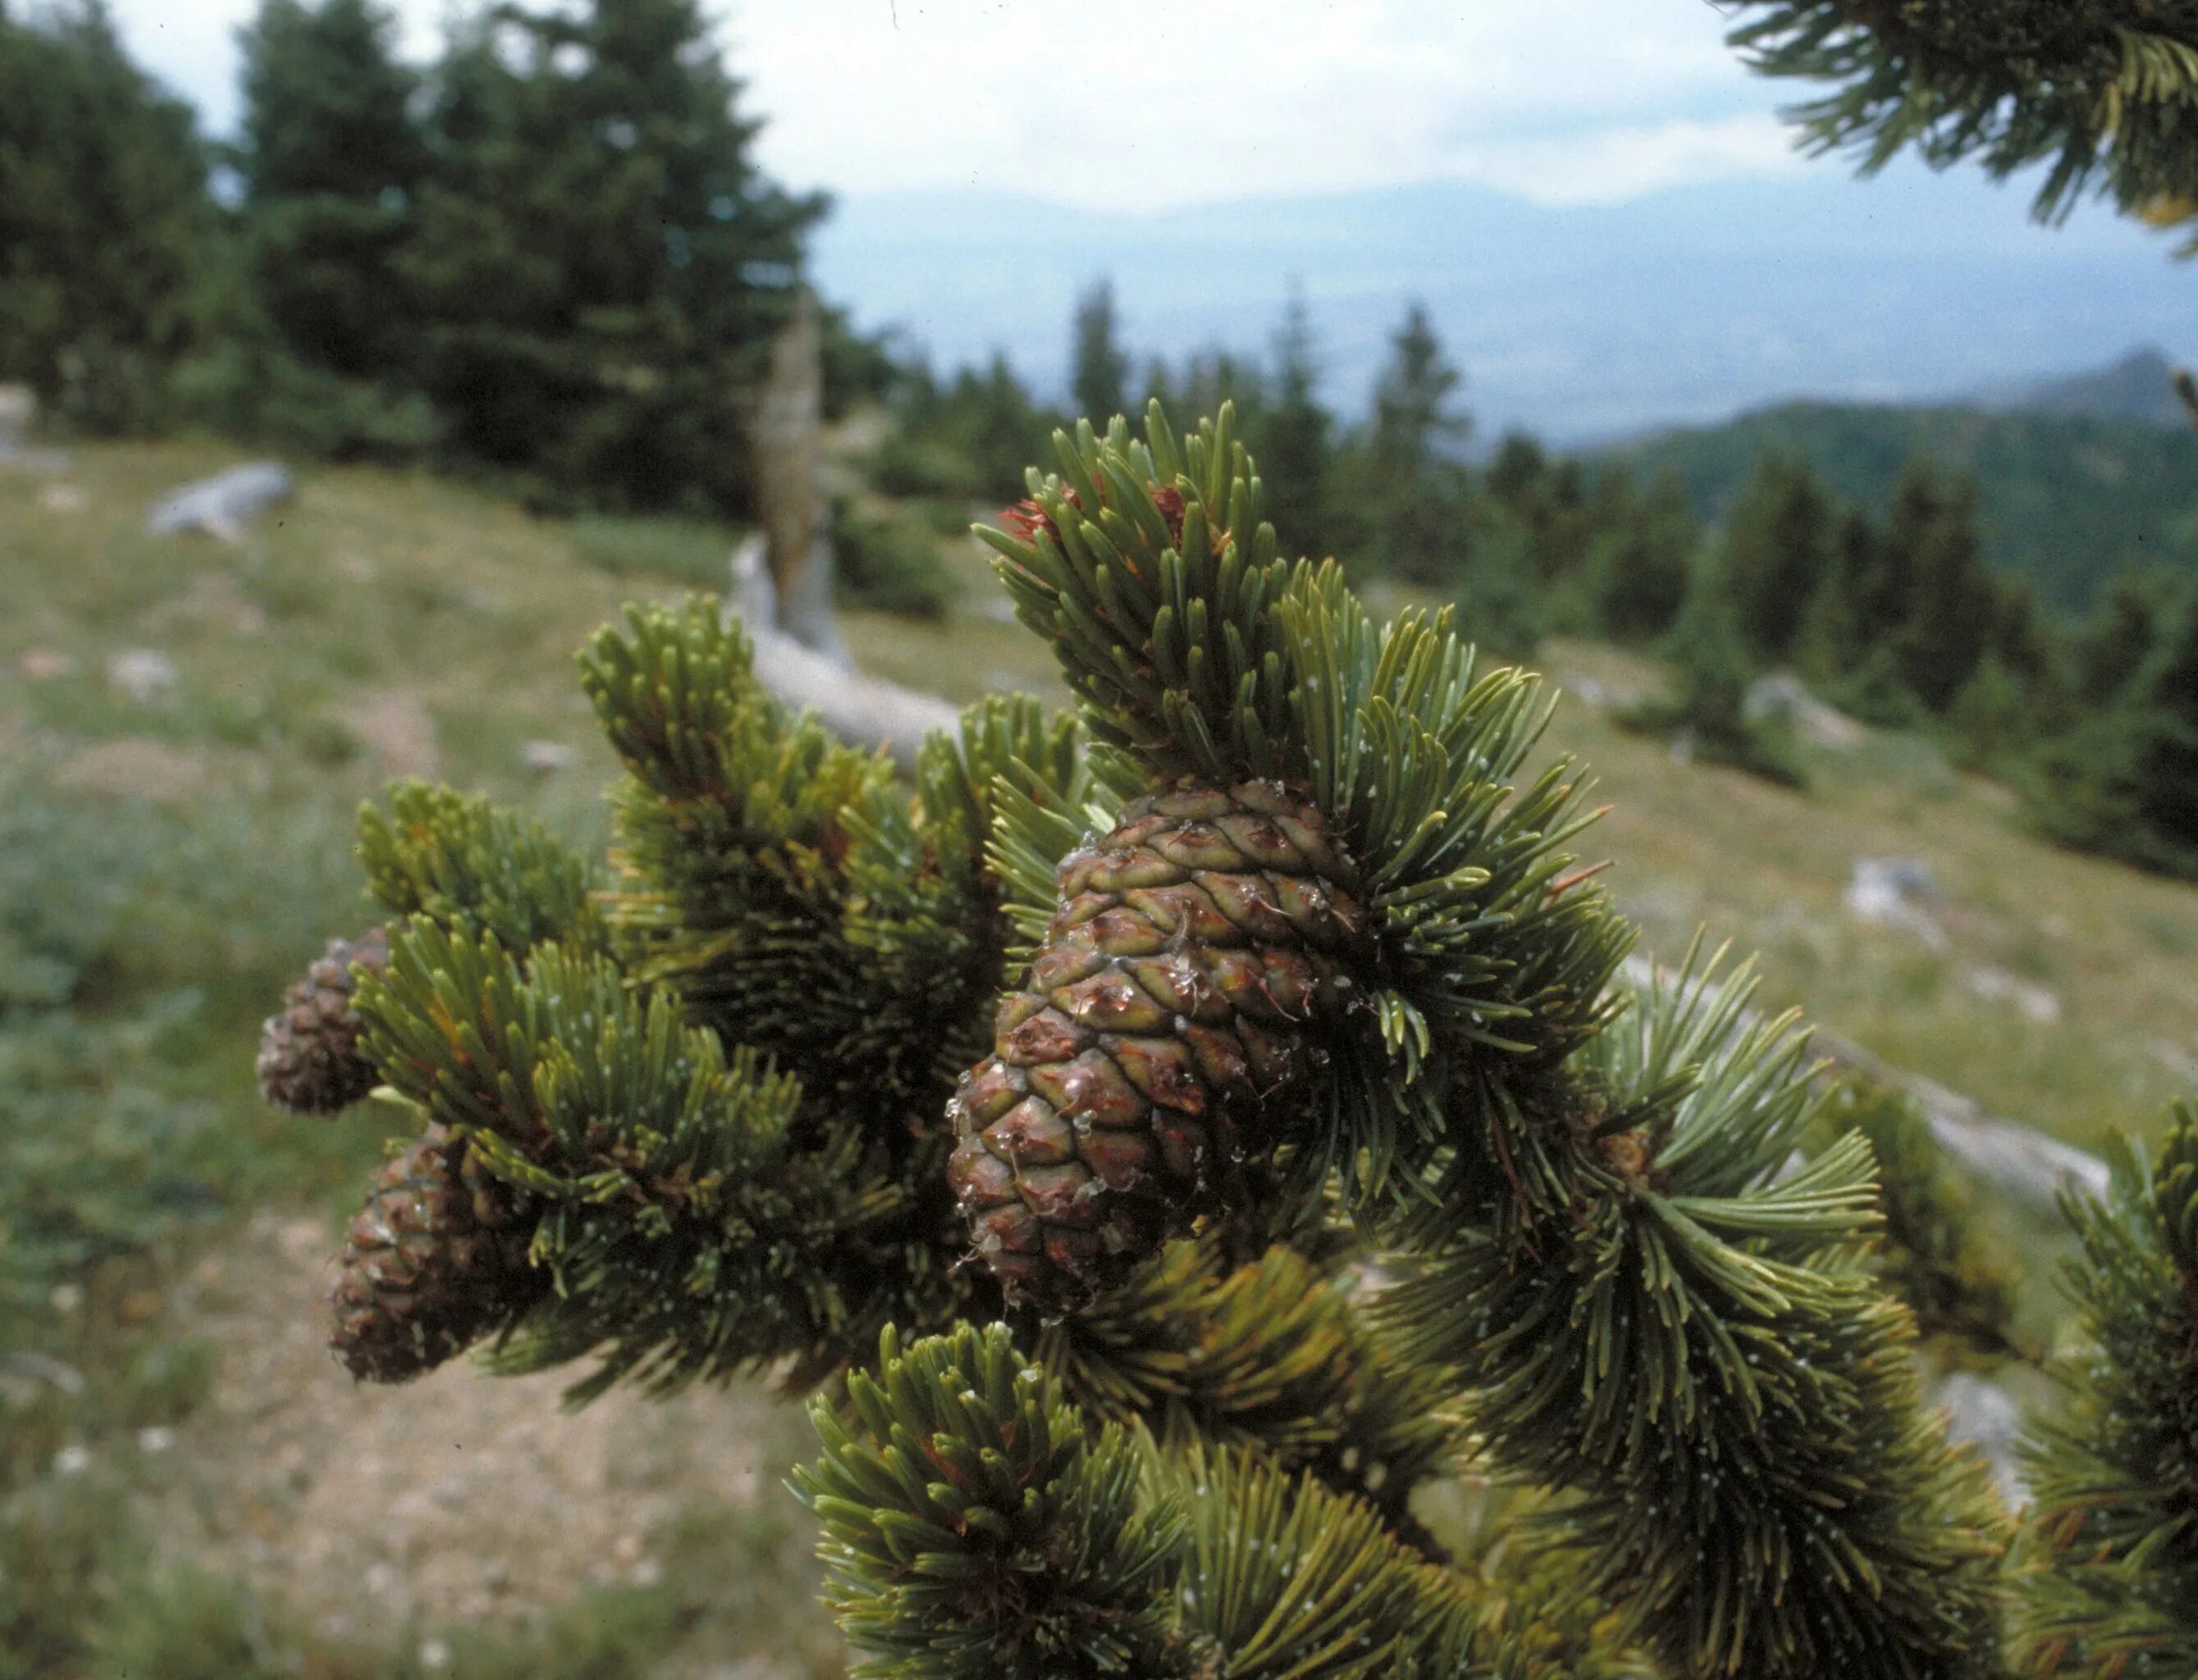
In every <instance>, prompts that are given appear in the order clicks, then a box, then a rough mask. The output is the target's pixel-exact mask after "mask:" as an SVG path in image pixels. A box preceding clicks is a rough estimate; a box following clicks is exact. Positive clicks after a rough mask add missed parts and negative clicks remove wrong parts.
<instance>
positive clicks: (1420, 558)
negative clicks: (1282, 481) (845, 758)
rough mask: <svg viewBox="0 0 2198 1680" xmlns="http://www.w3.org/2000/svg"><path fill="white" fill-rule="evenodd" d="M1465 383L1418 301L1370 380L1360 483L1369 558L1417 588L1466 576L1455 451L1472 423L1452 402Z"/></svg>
mask: <svg viewBox="0 0 2198 1680" xmlns="http://www.w3.org/2000/svg"><path fill="white" fill-rule="evenodd" d="M1462 382H1463V375H1461V374H1460V373H1459V372H1458V370H1457V369H1456V368H1455V367H1453V366H1451V363H1450V360H1449V358H1447V357H1445V355H1444V353H1443V347H1442V340H1440V339H1439V338H1438V337H1437V336H1436V334H1435V330H1434V323H1433V322H1431V321H1430V320H1429V319H1428V312H1427V310H1426V309H1425V307H1424V306H1422V305H1420V304H1418V303H1416V302H1415V303H1414V304H1412V305H1410V307H1409V308H1408V309H1407V310H1406V311H1405V312H1404V322H1403V323H1402V324H1401V325H1400V326H1398V328H1397V331H1396V334H1395V335H1394V336H1393V338H1392V339H1391V340H1390V345H1389V359H1388V361H1387V363H1385V364H1384V365H1383V367H1382V369H1381V376H1380V377H1379V379H1378V380H1377V381H1375V387H1374V423H1373V427H1372V429H1371V432H1370V433H1369V436H1368V438H1367V440H1366V451H1365V453H1366V459H1365V480H1366V498H1367V502H1368V504H1369V505H1368V514H1369V518H1370V520H1371V522H1372V526H1373V530H1372V532H1371V536H1372V547H1373V551H1374V553H1375V555H1376V556H1378V558H1379V559H1380V561H1381V564H1383V565H1384V566H1386V567H1388V568H1389V569H1390V570H1392V571H1393V572H1395V573H1397V574H1398V576H1400V577H1404V578H1412V579H1415V580H1416V581H1418V582H1421V583H1445V582H1451V581H1452V580H1454V579H1455V578H1457V577H1458V576H1460V575H1462V573H1464V571H1465V567H1464V566H1463V564H1462V562H1463V560H1464V555H1462V553H1461V552H1460V544H1459V542H1458V539H1457V531H1458V527H1459V525H1460V516H1461V510H1462V507H1463V505H1464V503H1465V499H1466V477H1465V469H1464V468H1463V466H1462V464H1461V463H1460V462H1458V461H1457V458H1456V456H1455V454H1454V453H1453V451H1455V449H1456V447H1457V445H1460V444H1462V443H1463V441H1464V440H1465V438H1466V436H1467V434H1468V432H1469V431H1470V429H1471V425H1472V422H1471V421H1470V420H1469V419H1468V417H1467V416H1465V415H1464V414H1462V413H1461V412H1459V411H1458V410H1457V409H1456V408H1455V407H1454V406H1453V404H1452V400H1451V399H1452V398H1453V396H1454V394H1455V393H1456V392H1457V387H1459V385H1461V384H1462Z"/></svg>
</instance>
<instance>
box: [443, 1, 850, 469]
mask: <svg viewBox="0 0 2198 1680" xmlns="http://www.w3.org/2000/svg"><path fill="white" fill-rule="evenodd" d="M434 84H435V90H436V95H435V102H434V107H433V112H432V113H431V117H430V122H429V129H428V137H429V142H430V152H431V158H432V164H431V167H430V169H429V171H428V174H427V180H426V181H425V183H423V185H422V189H421V191H420V195H419V206H418V212H417V218H416V220H417V230H416V234H415V235H414V236H413V237H412V238H411V239H410V241H408V242H407V244H406V247H405V252H404V270H405V281H406V284H407V286H408V288H410V292H411V293H412V294H413V295H414V296H416V298H417V299H418V309H419V311H420V328H419V330H420V335H421V342H420V351H419V355H420V361H421V365H422V368H423V369H425V375H424V379H425V383H426V385H427V389H428V391H429V392H430V393H431V394H432V396H433V398H434V401H435V404H436V406H437V408H438V409H439V410H440V411H441V413H442V414H443V415H444V416H445V418H446V420H447V421H448V426H449V432H450V439H451V444H452V445H453V446H455V448H456V450H458V451H460V452H461V453H462V454H463V455H465V456H469V457H471V458H472V459H474V460H475V461H477V462H484V463H486V464H488V465H491V466H493V467H497V468H505V469H509V470H511V471H513V472H515V473H519V474H525V475H526V476H527V477H529V478H531V479H532V480H533V481H534V482H535V483H536V484H538V485H540V486H542V487H544V489H545V490H549V491H552V492H553V493H565V494H579V495H586V496H591V497H599V498H608V499H610V500H613V501H619V502H625V503H632V504H634V505H637V506H657V505H663V504H666V503H672V502H675V501H679V500H682V499H698V500H700V501H701V502H702V503H705V504H706V505H709V506H712V507H717V508H721V509H740V508H741V507H743V506H744V505H745V504H746V502H747V495H748V485H749V480H750V472H749V467H748V458H747V443H746V438H747V404H748V400H749V393H750V392H752V391H753V388H754V387H755V385H756V382H757V381H758V379H759V377H760V374H761V370H762V369H763V366H764V364H765V361H766V359H767V357H768V353H769V348H770V344H771V341H772V340H773V338H774V337H775V335H776V333H777V332H778V330H779V328H781V327H782V325H783V324H784V323H785V322H786V321H787V320H788V318H789V317H790V315H791V312H792V309H793V305H794V282H795V281H796V279H797V278H798V276H799V273H800V263H801V257H802V240H803V236H804V235H805V233H806V231H807V230H808V229H809V228H810V227H811V225H812V224H814V223H815V222H816V220H817V218H818V217H819V216H820V215H821V214H822V213H823V207H824V206H823V201H822V200H821V199H819V198H817V197H814V196H802V195H794V194H790V193H788V192H787V191H785V190H784V189H781V188H780V187H779V186H777V185H776V183H773V182H771V181H770V179H769V178H767V177H765V176H764V175H763V174H762V173H761V171H759V168H758V166H757V164H756V161H755V157H754V142H755V137H756V133H757V131H758V128H759V124H758V123H757V122H756V121H754V120H753V119H751V118H749V117H747V116H746V115H744V114H743V113H742V112H741V108H740V92H741V87H740V84H739V83H738V82H737V81H736V80H735V79H734V78H733V77H732V76H731V75H730V73H728V71H727V70H726V68H725V66H724V61H723V57H722V55H721V54H720V52H719V49H718V45H717V43H716V39H715V38H714V36H713V34H712V30H711V26H710V23H709V20H708V19H707V17H706V15H705V14H704V12H703V10H702V9H701V5H700V4H699V3H697V0H594V3H590V4H589V5H586V6H584V7H582V8H580V9H578V10H577V11H572V12H559V13H540V14H537V13H532V12H525V11H520V10H517V9H513V8H509V7H506V8H498V9H495V10H493V11H491V12H488V13H486V14H484V15H481V16H480V17H478V18H475V19H474V20H470V21H468V22H467V23H465V24H464V25H463V26H462V27H461V28H460V29H459V31H458V32H457V33H456V36H455V37H454V38H453V40H452V42H451V45H450V47H449V49H448V50H447V52H446V53H445V57H444V60H443V61H442V63H441V65H440V66H439V69H438V71H437V73H436V76H435V78H434Z"/></svg>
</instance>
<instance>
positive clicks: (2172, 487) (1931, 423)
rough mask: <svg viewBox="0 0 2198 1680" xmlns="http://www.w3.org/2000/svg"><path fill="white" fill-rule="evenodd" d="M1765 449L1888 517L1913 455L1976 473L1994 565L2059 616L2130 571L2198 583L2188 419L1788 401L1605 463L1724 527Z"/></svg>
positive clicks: (2197, 473) (1669, 436)
mask: <svg viewBox="0 0 2198 1680" xmlns="http://www.w3.org/2000/svg"><path fill="white" fill-rule="evenodd" d="M1770 450H1780V451H1784V452H1786V453H1788V454H1790V455H1794V456H1800V458H1801V459H1802V460H1804V461H1806V462H1808V463H1809V464H1810V465H1811V467H1812V468H1815V470H1816V472H1817V475H1818V476H1819V477H1820V478H1822V479H1823V480H1824V481H1825V482H1826V483H1827V484H1828V485H1830V487H1831V488H1832V490H1833V491H1835V493H1836V494H1837V495H1839V496H1840V497H1842V498H1844V499H1845V500H1846V501H1848V502H1850V503H1854V504H1856V505H1858V506H1860V507H1863V508H1865V509H1869V511H1870V512H1871V513H1872V514H1874V515H1875V516H1877V517H1879V518H1882V517H1883V515H1884V512H1885V509H1886V507H1887V503H1889V501H1890V500H1891V497H1892V492H1893V483H1894V481H1895V480H1897V479H1898V478H1899V475H1900V473H1901V470H1902V468H1904V467H1905V466H1906V465H1907V463H1908V462H1909V461H1910V459H1911V458H1913V457H1914V456H1917V455H1928V456H1930V457H1931V458H1933V460H1935V461H1937V462H1940V463H1941V464H1942V465H1944V466H1945V467H1946V468H1949V469H1951V470H1953V471H1957V472H1963V473H1967V474H1972V475H1973V476H1974V478H1975V479H1976V480H1977V485H1978V491H1979V497H1978V509H1977V512H1978V523H1979V526H1980V534H1981V536H1982V538H1983V542H1984V548H1985V553H1986V557H1987V558H1988V559H1989V560H1990V561H1992V564H1993V565H1995V566H1996V567H1999V568H2001V569H2003V570H2006V571H2009V572H2015V573H2021V574H2022V575H2024V576H2026V577H2027V578H2030V579H2031V580H2032V584H2033V586H2034V587H2035V588H2036V590H2037V591H2038V596H2039V597H2040V599H2041V600H2043V601H2045V602H2049V603H2051V604H2053V605H2056V606H2061V607H2071V608H2081V607H2085V606H2087V605H2088V604H2089V603H2090V602H2091V600H2092V599H2093V598H2094V597H2095V596H2096V594H2097V592H2098V590H2099V587H2100V585H2101V584H2102V582H2103V581H2104V580H2105V579H2106V578H2109V577H2111V576H2112V575H2113V574H2114V573H2116V572H2118V571H2121V570H2125V569H2128V568H2137V567H2166V568H2170V569H2173V570H2176V571H2180V572H2183V573H2198V427H2193V426H2191V425H2190V424H2189V422H2188V421H2187V420H2186V421H2184V422H2183V424H2181V425H2179V426H2174V427H2161V426H2154V425H2152V424H2149V423H2148V422H2146V421H2139V420H2130V419H2126V418H2122V417H2119V416H2102V415H2096V414H2068V413H2044V412H2037V411H2018V412H2010V413H1999V414H1993V413H1986V412H1985V411H1983V410H1979V409H1975V408H1908V407H1887V406H1879V405H1872V404H1840V403H1790V404H1781V405H1779V406H1776V407H1774V408H1770V409H1765V410H1760V411H1759V412H1756V413H1753V414H1747V415H1742V416H1740V417H1739V418H1738V419H1736V420H1732V421H1726V422H1724V424H1722V425H1718V426H1708V427H1685V428H1679V429H1674V430H1672V431H1668V432H1665V433H1659V434H1657V435H1654V436H1652V437H1648V438H1643V439H1636V440H1633V441H1631V442H1629V443H1626V444H1625V445H1619V446H1616V447H1614V448H1612V449H1610V450H1608V451H1602V452H1601V456H1600V458H1602V459H1603V460H1607V461H1610V462H1615V463H1618V464H1620V465H1624V466H1626V467H1630V468H1633V469H1634V470H1635V471H1637V472H1638V473H1641V474H1649V475H1653V474H1658V473H1661V472H1666V471H1670V472H1673V473H1676V474H1678V476H1679V479H1680V480H1681V482H1683V484H1684V485H1686V488H1687V491H1688V493H1689V496H1690V497H1691V498H1692V499H1693V501H1694V503H1695V507H1696V509H1698V511H1700V512H1701V514H1702V515H1703V516H1704V517H1705V518H1707V519H1710V520H1716V519H1718V518H1720V517H1722V516H1723V514H1724V511H1725V509H1727V508H1728V507H1730V505H1731V502H1732V498H1733V496H1734V494H1735V493H1736V491H1738V490H1739V488H1740V486H1741V485H1742V484H1743V483H1744V482H1745V481H1746V480H1747V475H1748V474H1749V473H1750V472H1751V471H1753V468H1754V465H1755V462H1756V461H1757V460H1758V459H1759V457H1760V456H1762V455H1763V454H1764V453H1765V451H1770Z"/></svg>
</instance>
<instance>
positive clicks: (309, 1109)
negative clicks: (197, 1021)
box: [259, 927, 389, 1114]
mask: <svg viewBox="0 0 2198 1680" xmlns="http://www.w3.org/2000/svg"><path fill="white" fill-rule="evenodd" d="M388 966H389V935H388V933H387V932H385V931H384V930H383V929H381V928H380V927H370V928H369V929H368V930H367V931H366V932H365V933H363V934H361V935H360V936H359V938H358V940H357V942H356V943H354V942H353V941H352V940H349V939H331V940H329V948H328V950H325V951H323V953H322V954H321V956H320V958H319V960H318V961H317V962H315V963H314V964H313V966H312V967H311V968H308V969H306V970H305V979H303V980H299V982H298V983H297V984H296V985H294V986H292V987H291V988H290V989H289V991H287V992H285V993H283V995H282V1013H281V1014H273V1015H270V1016H268V1018H267V1020H266V1024H265V1026H262V1027H261V1028H260V1029H259V1094H260V1095H261V1096H264V1097H265V1098H266V1099H267V1100H268V1101H269V1102H271V1103H273V1104H275V1106H276V1107H278V1108H288V1109H290V1110H292V1111H294V1113H300V1114H333V1113H336V1112H337V1111H338V1110H339V1109H342V1108H348V1107H351V1105H352V1103H354V1102H358V1100H359V1099H360V1098H361V1097H363V1096H365V1095H366V1094H367V1093H368V1092H369V1091H370V1090H373V1089H374V1088H375V1085H376V1084H379V1083H380V1075H378V1074H377V1073H375V1071H374V1065H373V1064H372V1063H371V1062H369V1061H367V1059H366V1058H365V1057H364V1056H363V1055H360V1054H359V1052H358V1041H359V1036H360V1032H361V1027H360V1023H359V1019H358V1013H357V1012H356V1011H355V1010H353V1009H352V988H353V986H354V985H356V983H357V982H356V979H355V977H354V976H353V974H352V969H353V968H363V969H365V970H366V971H367V972H368V973H369V974H380V973H381V971H382V970H383V969H384V968H387V967H388Z"/></svg>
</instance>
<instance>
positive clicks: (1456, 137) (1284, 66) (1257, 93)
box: [117, 0, 1790, 209]
mask: <svg viewBox="0 0 2198 1680" xmlns="http://www.w3.org/2000/svg"><path fill="white" fill-rule="evenodd" d="M727 3H728V4H729V5H730V12H729V15H728V19H727V22H726V24H725V27H724V34H725V37H726V39H727V42H728V44H729V45H730V47H731V49H732V51H733V61H734V64H735V67H736V70H737V71H738V72H739V73H741V75H743V76H744V77H746V78H747V79H748V81H749V84H750V87H751V102H752V105H753V108H754V109H756V110H757V111H759V112H760V113H764V114H765V115H767V116H768V118H769V119H770V123H769V126H768V127H767V128H766V129H765V132H764V137H763V140H762V142H761V145H762V150H763V154H764V157H765V162H766V163H767V164H768V165H769V166H770V167H771V168H772V169H773V170H774V171H776V173H778V174H779V175H780V176H782V177H784V178H785V179H787V180H788V181H789V182H790V183H794V184H797V185H802V186H808V185H823V186H829V187H832V188H834V189H840V190H842V191H846V192H880V191H890V190H894V189H949V188H954V187H972V186H974V187H979V188H983V189H990V190H995V191H1004V192H1013V193H1023V194H1031V195H1038V196H1041V197H1044V198H1049V199H1055V200H1061V201H1068V202H1073V203H1077V204H1080V205H1084V206H1092V207H1105V208H1121V209H1128V208H1134V207H1139V206H1163V205H1176V204H1183V203H1196V202H1201V201H1218V200H1223V199H1230V198H1239V197H1244V196H1250V195H1270V194H1276V193H1289V192H1300V191H1318V190H1323V189H1346V188H1355V187H1365V186H1375V185H1386V184H1393V183H1404V182H1409V181H1419V180H1428V179H1434V178H1444V177H1449V178H1463V179H1468V180H1475V181H1480V182H1484V183H1488V184H1491V185H1494V186H1498V187H1503V188H1505V189H1509V190H1511V191H1515V192H1519V193H1522V194H1524V195H1527V196H1530V197H1534V198H1538V199H1542V200H1544V201H1556V202H1578V201H1584V200H1609V199H1615V198H1623V197H1627V196H1631V195H1637V194H1638V193H1641V192H1644V191H1648V190H1650V189H1654V188H1656V187H1661V186H1668V185H1673V184H1678V183H1684V182H1690V181H1701V180H1708V179H1714V178H1719V177H1732V176H1736V175H1760V174H1765V173H1772V172H1778V171H1782V170H1784V169H1786V168H1788V167H1789V166H1790V160H1789V156H1788V151H1787V148H1786V138H1785V136H1784V134H1783V133H1782V131H1780V129H1779V128H1778V126H1777V124H1776V120H1775V119H1774V118H1773V117H1771V114H1770V113H1771V109H1772V108H1773V107H1774V106H1775V105H1776V103H1777V102H1778V101H1779V99H1780V98H1781V97H1782V94H1783V92H1784V91H1785V90H1780V89H1778V88H1776V87H1774V86H1772V85H1771V84H1765V83H1763V82H1760V81H1759V80H1756V79H1754V78H1751V77H1750V76H1749V75H1748V74H1747V72H1746V71H1745V70H1744V69H1743V68H1742V67H1741V66H1740V65H1739V63H1738V62H1737V61H1736V60H1735V58H1734V57H1733V55H1732V54H1731V52H1730V50H1729V49H1727V48H1726V47H1725V46H1724V42H1723V39H1722V37H1723V33H1724V29H1725V27H1726V22H1725V20H1724V18H1723V17H1722V16H1721V15H1720V14H1719V13H1718V10H1717V9H1716V8H1715V7H1714V6H1713V5H1712V4H1710V3H1707V0H1537V3H1535V4H1533V5H1531V6H1529V5H1522V4H1519V3H1517V0H1471V3H1450V4H1440V3H1435V0H1266V3H1265V4H1262V5H1259V6H1258V7H1256V8H1255V7H1251V6H1243V5H1224V4H1219V3H1212V0H1111V3H1109V4H1108V5H1106V6H1103V7H1102V6H1095V5H1092V4H1090V3H1089V0H727ZM396 4H397V9H398V12H399V14H400V15H401V16H402V17H403V19H404V26H405V41H406V46H407V49H408V50H409V51H411V52H414V53H416V54H419V55H426V54H427V53H429V52H431V51H432V50H433V44H434V41H435V38H436V34H437V29H438V25H439V20H440V18H441V16H442V15H443V13H444V10H445V0H396ZM117 11H118V14H119V17H120V20H121V21H122V23H123V26H124V28H125V32H126V33H127V35H128V37H129V39H130V42H131V46H132V48H133V49H135V50H136V51H137V52H138V53H139V54H140V55H141V56H142V57H143V58H144V59H145V60H146V61H148V63H150V64H151V65H152V66H153V67H154V69H155V70H157V71H158V72H159V73H161V74H162V75H164V76H166V78H168V79H169V80H171V81H172V82H173V83H175V84H177V85H178V86H179V87H181V88H182V89H183V90H184V91H186V92H187V93H189V94H190V95H191V96H193V97H194V98H195V99H197V100H198V101H199V102H201V105H202V106H203V107H205V108H206V111H207V113H208V117H209V120H210V122H211V123H212V125H214V126H216V127H224V126H226V125H228V124H229V123H230V121H232V120H233V113H234V110H235V91H234V87H233V83H234V79H235V49H234V31H235V27H236V26H237V24H238V23H239V22H240V21H241V20H242V19H244V18H245V17H246V16H247V15H249V13H250V11H251V0H117Z"/></svg>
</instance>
